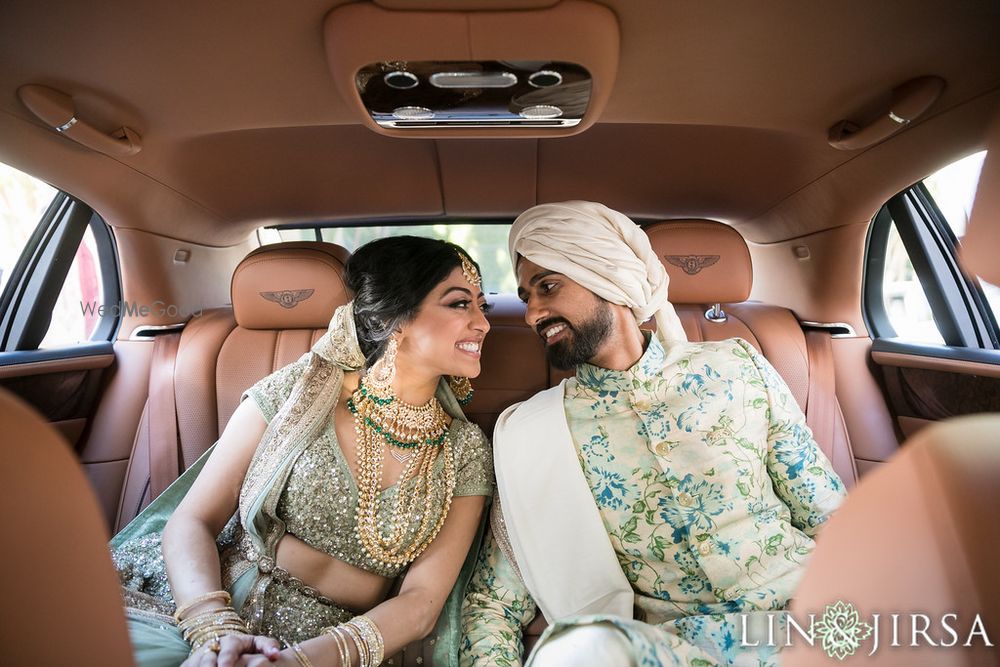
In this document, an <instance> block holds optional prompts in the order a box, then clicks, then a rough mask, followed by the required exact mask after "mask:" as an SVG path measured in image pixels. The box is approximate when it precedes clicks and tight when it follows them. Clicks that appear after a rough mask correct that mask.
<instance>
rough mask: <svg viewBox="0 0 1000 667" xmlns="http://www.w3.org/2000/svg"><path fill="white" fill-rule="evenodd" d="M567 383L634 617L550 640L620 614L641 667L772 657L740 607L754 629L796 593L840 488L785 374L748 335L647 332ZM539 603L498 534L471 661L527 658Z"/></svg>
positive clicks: (466, 650) (477, 578) (479, 579)
mask: <svg viewBox="0 0 1000 667" xmlns="http://www.w3.org/2000/svg"><path fill="white" fill-rule="evenodd" d="M565 389H566V390H565V401H564V405H565V410H566V416H567V420H568V423H569V427H570V433H571V434H572V436H573V440H574V442H575V443H576V445H577V450H578V454H579V460H580V464H581V466H582V468H583V473H584V476H585V478H586V480H587V482H588V483H589V485H590V488H591V491H592V492H593V496H594V501H595V502H596V503H597V506H598V508H599V510H600V514H601V518H602V520H603V521H604V525H605V528H606V529H607V532H608V537H609V539H610V540H611V544H612V546H613V548H614V550H615V553H616V554H617V556H618V560H619V563H620V565H621V567H622V571H623V572H624V573H625V576H626V577H627V579H628V581H629V582H630V583H631V585H632V588H633V589H634V591H635V594H636V619H635V620H632V621H628V620H622V619H617V618H613V617H604V616H586V617H576V618H569V619H559V620H558V621H557V622H556V623H554V624H552V625H551V626H550V628H549V629H548V630H547V631H546V635H545V636H543V638H542V641H543V642H544V641H545V639H546V637H548V636H551V635H552V634H553V633H556V632H559V631H561V630H563V629H565V628H567V627H572V626H574V625H579V624H582V623H593V622H610V623H613V624H614V625H615V626H616V627H618V628H619V629H620V630H622V631H623V632H624V633H625V635H626V636H627V637H628V638H629V640H630V642H631V645H632V649H633V654H634V655H633V657H634V659H635V661H636V664H638V665H674V664H677V665H715V664H721V665H740V664H753V665H757V664H761V663H763V664H773V663H774V662H776V660H777V655H776V654H775V652H774V650H773V649H770V648H768V647H767V646H766V645H765V642H761V646H760V647H755V648H750V647H742V646H741V645H740V644H741V639H742V621H741V618H740V616H739V615H740V614H741V613H746V614H749V616H750V620H749V622H748V624H749V625H751V626H752V625H754V623H759V622H761V620H762V618H761V617H762V616H764V615H766V614H767V613H768V612H774V611H777V610H782V609H783V608H784V607H785V606H786V605H787V603H788V600H789V599H790V597H791V595H792V592H793V590H794V588H795V585H796V584H797V582H798V579H799V575H800V573H801V570H802V567H803V564H804V563H805V561H806V559H807V557H808V556H809V554H810V552H811V551H812V549H813V538H814V537H815V535H816V532H817V529H818V527H819V526H820V525H821V524H822V523H823V522H824V521H826V519H827V518H828V517H829V516H830V514H831V512H832V511H833V510H834V509H835V508H836V507H837V506H838V505H839V504H840V502H841V500H842V498H843V496H844V486H843V484H842V483H841V481H840V479H839V478H838V477H837V475H836V473H835V472H834V471H833V468H832V466H831V464H830V462H829V461H828V460H827V458H826V456H824V455H823V453H822V452H821V451H820V449H819V446H818V445H817V444H816V442H815V440H814V439H813V437H812V434H811V432H810V431H809V429H808V427H807V426H806V425H805V417H804V415H803V414H802V411H801V409H800V408H799V406H798V404H797V403H796V402H795V399H794V398H793V397H792V395H791V393H790V391H789V390H788V387H787V386H786V385H785V383H784V381H782V380H781V378H780V377H779V376H778V374H777V373H776V372H775V370H774V369H773V368H772V366H771V365H770V364H769V363H768V362H767V361H766V360H765V359H764V358H763V357H762V356H761V355H760V354H759V353H758V352H757V351H756V350H755V349H754V348H753V347H752V346H751V345H750V344H749V343H747V342H746V341H744V340H741V339H730V340H726V341H721V342H709V343H681V344H676V345H672V346H671V347H670V349H669V351H665V350H664V348H663V347H662V346H661V345H660V343H659V342H658V341H657V339H656V338H655V337H650V340H649V343H648V345H647V348H646V350H645V352H644V354H643V356H642V358H641V359H640V360H639V361H638V363H636V364H635V366H633V367H632V368H630V369H628V370H627V371H611V370H606V369H602V368H597V367H595V366H591V365H583V366H580V367H579V368H578V369H577V373H576V377H575V378H573V379H570V380H569V381H568V382H567V385H566V388H565ZM536 611H537V607H536V605H535V603H534V601H533V600H532V599H531V596H530V594H529V593H528V591H527V589H526V588H525V586H524V584H523V583H522V581H521V579H520V577H519V576H518V574H517V572H516V570H515V568H514V567H513V565H512V564H511V563H510V561H509V560H508V559H507V558H506V557H505V556H504V555H503V553H502V551H501V549H500V548H499V546H498V544H497V542H496V541H495V540H494V539H493V538H492V536H491V537H490V538H489V539H488V541H487V542H486V544H485V545H484V549H483V551H482V553H481V554H480V560H479V565H478V568H477V571H476V573H475V574H474V576H473V580H472V582H471V584H470V586H469V589H468V592H467V595H466V600H465V606H464V611H463V627H464V632H465V639H464V643H463V648H462V654H461V657H462V664H464V665H477V666H479V665H519V664H520V663H521V652H522V644H521V630H522V627H523V626H524V625H526V624H527V623H528V622H530V621H531V619H532V618H533V617H534V616H535V613H536ZM764 620H766V619H764ZM778 622H779V627H781V626H782V625H783V619H782V618H781V615H780V613H779V618H778Z"/></svg>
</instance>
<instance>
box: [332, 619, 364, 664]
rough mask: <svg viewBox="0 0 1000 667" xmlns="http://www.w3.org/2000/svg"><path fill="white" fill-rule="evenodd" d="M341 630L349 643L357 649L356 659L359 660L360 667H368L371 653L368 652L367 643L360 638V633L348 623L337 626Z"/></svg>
mask: <svg viewBox="0 0 1000 667" xmlns="http://www.w3.org/2000/svg"><path fill="white" fill-rule="evenodd" d="M338 627H339V628H340V629H341V630H343V631H344V632H345V633H346V634H347V636H348V637H350V638H351V641H353V642H354V646H355V647H357V649H358V657H359V658H360V663H359V665H360V667H370V666H371V664H372V662H371V651H369V650H368V642H366V641H365V639H364V637H362V636H361V632H360V631H359V630H358V629H357V628H356V627H354V626H353V625H350V624H348V623H342V624H341V625H340V626H338Z"/></svg>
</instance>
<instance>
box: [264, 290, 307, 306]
mask: <svg viewBox="0 0 1000 667" xmlns="http://www.w3.org/2000/svg"><path fill="white" fill-rule="evenodd" d="M315 291H316V290H314V289H288V290H282V291H280V292H259V294H260V295H261V296H262V297H264V298H265V299H267V300H268V301H273V302H275V303H276V304H278V305H279V306H281V307H282V308H294V307H295V306H297V305H299V303H300V302H302V301H305V300H306V299H308V298H309V297H311V296H312V295H313V292H315Z"/></svg>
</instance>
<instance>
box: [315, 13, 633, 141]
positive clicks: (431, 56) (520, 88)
mask: <svg viewBox="0 0 1000 667" xmlns="http://www.w3.org/2000/svg"><path fill="white" fill-rule="evenodd" d="M463 5H468V3H454V2H453V3H441V2H433V0H431V1H428V2H418V1H415V2H407V1H405V0H395V1H392V0H383V1H382V2H379V3H377V4H375V3H354V4H348V5H342V6H340V7H337V8H335V9H334V10H332V11H331V12H330V13H329V14H327V16H326V19H325V21H324V26H323V34H324V42H325V45H326V54H327V61H328V63H329V66H330V73H331V75H332V76H333V80H334V82H335V84H336V86H337V88H338V90H339V91H340V94H341V95H342V96H343V98H344V99H345V100H346V101H347V102H348V104H349V105H351V106H352V107H353V108H354V109H355V111H356V112H357V116H358V119H359V120H360V121H361V122H362V123H363V124H364V125H366V126H367V127H369V128H371V129H372V130H374V131H376V132H379V133H381V134H386V135H390V136H396V137H418V138H443V137H463V138H469V137H479V138H488V137H557V136H568V135H572V134H577V133H579V132H582V131H583V130H585V129H586V128H587V127H589V126H590V125H592V124H593V123H594V122H595V121H596V120H597V119H598V117H599V116H600V114H601V111H602V110H603V109H604V106H605V104H606V103H607V101H608V98H609V96H610V93H611V89H612V87H613V84H614V79H615V74H616V73H617V70H618V51H619V28H618V20H617V18H616V17H615V15H614V13H613V12H612V11H611V10H610V9H608V8H607V7H604V6H602V5H597V4H594V3H592V2H585V1H583V0H563V1H562V2H558V3H555V4H554V3H552V2H539V1H534V2H533V1H532V0H521V1H520V2H517V1H516V0H515V1H514V2H502V1H497V0H494V1H492V2H489V1H487V2H481V3H477V7H480V8H483V7H485V10H476V11H455V10H454V7H456V6H463ZM442 7H449V8H450V9H449V10H448V11H439V9H440V8H442ZM505 7H506V8H505Z"/></svg>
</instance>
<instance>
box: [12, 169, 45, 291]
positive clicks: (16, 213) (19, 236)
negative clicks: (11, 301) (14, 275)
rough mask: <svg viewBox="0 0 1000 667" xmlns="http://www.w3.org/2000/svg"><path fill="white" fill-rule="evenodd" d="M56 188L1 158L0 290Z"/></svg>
mask: <svg viewBox="0 0 1000 667" xmlns="http://www.w3.org/2000/svg"><path fill="white" fill-rule="evenodd" d="M58 192H59V191H58V190H56V189H55V188H54V187H52V186H51V185H49V184H48V183H45V182H44V181H40V180H38V179H37V178H34V177H32V176H29V175H28V174H25V173H24V172H21V171H18V170H17V169H14V168H13V167H9V166H7V165H5V164H3V163H2V162H0V293H2V292H3V288H4V287H5V286H6V285H7V280H8V279H9V278H10V274H11V272H12V271H13V269H14V264H15V263H16V262H17V259H18V257H20V256H21V251H22V250H23V249H24V246H25V245H26V244H27V243H28V239H29V238H30V237H31V233H32V232H33V231H35V227H37V226H38V221H39V220H41V219H42V215H43V214H44V213H45V209H47V208H48V207H49V204H51V203H52V200H53V199H54V198H55V196H56V194H57V193H58Z"/></svg>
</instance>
